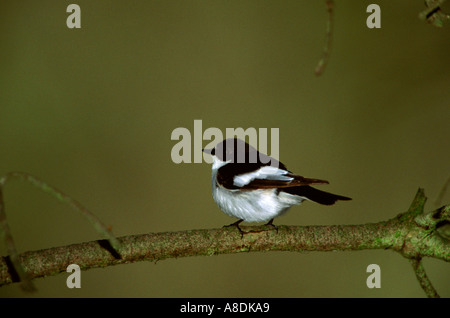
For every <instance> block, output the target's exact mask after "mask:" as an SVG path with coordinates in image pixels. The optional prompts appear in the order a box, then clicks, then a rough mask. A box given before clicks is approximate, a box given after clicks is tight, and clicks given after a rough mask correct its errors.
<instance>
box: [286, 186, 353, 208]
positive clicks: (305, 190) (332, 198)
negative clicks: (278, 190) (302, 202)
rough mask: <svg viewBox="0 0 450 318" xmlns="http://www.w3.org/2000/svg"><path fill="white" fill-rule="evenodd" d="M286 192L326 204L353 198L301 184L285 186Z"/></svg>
mask: <svg viewBox="0 0 450 318" xmlns="http://www.w3.org/2000/svg"><path fill="white" fill-rule="evenodd" d="M283 191H284V192H287V193H290V194H294V195H299V196H301V197H304V198H307V199H309V200H311V201H314V202H316V203H320V204H324V205H332V204H334V203H336V201H338V200H342V201H348V200H351V198H348V197H344V196H342V195H337V194H333V193H329V192H325V191H321V190H317V189H315V188H313V187H310V186H299V187H291V188H284V189H283Z"/></svg>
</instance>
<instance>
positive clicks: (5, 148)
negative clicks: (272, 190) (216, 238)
mask: <svg viewBox="0 0 450 318" xmlns="http://www.w3.org/2000/svg"><path fill="white" fill-rule="evenodd" d="M70 3H73V1H47V0H41V1H12V0H9V1H1V2H0V43H1V50H0V69H1V72H0V175H3V174H5V173H7V172H9V171H25V172H28V173H31V174H33V175H35V176H37V177H39V178H42V179H43V180H45V181H46V182H48V183H49V184H51V185H54V186H56V187H58V188H59V189H61V190H63V191H64V192H66V193H68V194H70V195H71V196H73V197H74V198H76V199H77V200H79V201H80V202H82V203H83V204H84V205H85V206H86V207H87V208H89V209H90V210H91V211H92V212H94V213H95V214H96V215H97V216H98V217H99V218H100V219H101V220H103V221H104V223H106V224H109V225H111V226H112V228H113V232H114V233H115V234H116V235H117V236H124V235H131V234H141V233H148V232H164V231H180V230H187V229H204V228H217V227H221V226H223V225H225V224H229V223H231V222H234V221H235V220H234V219H232V218H230V217H228V216H227V215H225V214H224V213H222V212H221V211H220V210H219V209H218V207H217V206H216V205H215V203H214V201H213V199H212V196H211V181H210V178H211V166H210V165H208V164H206V163H197V164H194V163H190V164H175V163H173V162H172V160H171V150H172V147H173V146H174V145H175V144H176V143H177V141H173V140H171V133H172V131H173V130H174V129H175V128H178V127H186V128H187V129H189V130H190V131H191V133H192V134H193V132H194V120H195V119H199V120H202V124H203V130H205V129H207V128H208V127H217V128H219V129H221V130H222V131H223V132H225V129H226V128H227V127H228V128H237V127H243V128H248V127H255V128H268V130H269V132H270V128H279V131H280V145H279V146H280V148H279V151H280V160H281V161H282V162H284V163H286V165H287V166H288V168H290V169H291V170H292V171H295V172H297V173H299V174H301V175H304V176H307V177H314V178H322V179H326V180H329V181H330V184H329V185H326V186H322V187H320V188H321V189H323V190H326V191H330V192H333V193H337V194H342V195H346V196H350V197H352V198H353V201H350V202H340V203H338V204H336V205H335V206H331V207H327V206H320V205H317V204H314V203H311V202H306V203H304V204H303V205H301V206H298V207H293V208H292V209H291V210H290V212H289V213H287V214H286V215H285V216H283V217H281V218H278V219H276V221H275V224H278V225H281V224H285V225H328V224H360V223H368V222H378V221H382V220H387V219H390V218H392V217H395V216H396V215H397V214H398V213H401V212H404V211H406V210H407V209H408V207H409V205H410V203H411V201H412V199H413V198H414V195H415V193H416V191H417V189H418V188H419V187H422V188H424V189H425V194H426V195H427V196H428V202H427V205H426V207H425V209H426V210H431V209H435V208H436V207H437V204H436V202H435V201H436V198H437V197H438V194H439V192H440V191H441V189H442V187H443V186H444V184H445V182H446V180H447V179H448V177H450V169H449V161H448V157H449V154H450V152H449V149H450V147H449V146H450V142H449V134H450V126H449V119H450V109H449V100H450V90H449V85H450V75H449V73H450V63H449V56H450V46H449V45H448V44H449V39H450V29H449V25H446V27H444V28H441V29H439V28H435V27H432V26H431V25H428V24H426V23H425V22H424V21H421V20H419V19H418V14H419V12H421V11H422V10H423V9H424V4H423V1H421V0H417V1H411V0H396V1H382V0H378V1H376V3H377V4H378V5H380V7H381V19H382V20H381V29H368V28H367V27H366V19H367V16H368V13H366V8H367V6H368V5H369V4H370V3H373V1H351V0H340V1H336V3H335V15H334V22H335V24H334V39H333V47H332V50H331V56H330V60H329V64H328V67H327V68H326V70H325V72H324V74H323V75H322V76H320V77H317V76H315V75H314V69H315V67H316V65H317V63H318V61H319V60H320V58H321V56H322V50H323V47H324V42H325V32H326V23H327V19H328V14H327V11H326V6H325V1H299V0H292V1H287V0H286V1H279V0H227V1H218V0H182V1H181V0H170V1H154V0H151V1H148V0H146V1H144V0H140V1H137V0H135V1H103V0H97V1H83V0H78V1H76V3H77V4H78V5H79V6H80V7H81V29H68V28H67V26H66V19H67V17H68V15H69V13H66V8H67V6H68V5H69V4H70ZM446 10H447V11H450V10H449V7H448V5H447V8H446ZM269 136H270V135H269ZM192 137H193V136H192ZM208 143H209V141H206V140H205V141H204V143H203V146H206V145H207V144H208ZM269 149H270V148H269ZM192 158H193V157H192ZM5 201H6V212H7V216H8V220H9V222H10V227H11V229H12V232H13V235H14V237H15V240H16V244H17V247H18V250H19V252H24V251H28V250H36V249H44V248H49V247H54V246H63V245H67V244H71V243H78V242H84V241H90V240H95V239H99V238H100V237H99V235H97V233H96V232H95V231H94V230H93V229H92V228H91V227H90V225H89V224H88V223H87V222H86V221H85V220H84V218H83V217H81V216H80V215H78V214H77V213H76V212H73V211H72V210H71V209H70V208H69V207H67V206H65V205H63V204H61V203H59V202H57V201H56V200H55V199H54V198H52V197H50V196H48V195H47V194H45V193H41V192H40V191H38V190H36V189H35V188H33V187H32V186H31V185H28V184H26V183H23V182H20V181H11V182H10V183H8V184H7V186H6V189H5ZM449 201H450V195H449V193H447V194H446V195H445V196H444V198H443V201H442V202H441V205H443V204H445V203H449ZM0 255H2V256H4V255H6V247H5V244H4V243H3V242H1V243H0ZM369 264H378V265H380V267H381V288H380V289H368V288H367V286H366V278H367V276H368V274H367V273H366V268H367V266H368V265H369ZM424 266H425V269H426V270H427V273H428V275H429V277H430V279H431V281H432V283H433V284H434V286H435V288H436V289H437V290H438V292H439V293H440V294H441V296H444V297H449V296H450V284H449V281H450V267H449V264H448V263H445V262H442V261H438V260H433V259H425V260H424ZM67 276H68V274H65V273H62V274H60V275H57V276H53V277H48V278H42V279H37V280H35V281H34V282H35V284H36V286H37V288H38V292H37V293H35V294H31V295H29V294H24V293H23V292H22V291H21V289H20V288H19V285H18V284H13V285H9V286H5V287H2V288H0V297H425V294H424V292H423V291H422V289H421V288H420V286H419V283H418V282H417V280H416V278H415V275H414V272H413V270H412V268H411V265H410V264H409V262H408V261H407V260H406V259H404V258H403V257H402V256H400V255H399V254H397V253H395V252H392V251H381V250H380V251H378V250H376V251H358V252H333V253H331V252H328V253H326V252H323V253H319V252H317V253H305V254H300V253H288V252H271V253H248V254H235V255H221V256H212V257H191V258H181V259H169V260H164V261H160V262H158V263H157V264H154V263H152V262H140V263H135V264H128V265H119V266H114V267H109V268H105V269H93V270H89V271H86V272H82V275H81V279H82V281H81V283H82V288H81V289H68V288H67V287H66V278H67Z"/></svg>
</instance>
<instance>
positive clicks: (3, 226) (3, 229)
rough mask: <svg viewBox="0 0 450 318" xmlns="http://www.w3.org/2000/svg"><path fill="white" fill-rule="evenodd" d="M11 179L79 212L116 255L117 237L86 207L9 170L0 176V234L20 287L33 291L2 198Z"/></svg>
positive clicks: (35, 180)
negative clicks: (38, 190) (30, 186)
mask: <svg viewBox="0 0 450 318" xmlns="http://www.w3.org/2000/svg"><path fill="white" fill-rule="evenodd" d="M11 179H19V180H24V181H27V182H29V183H30V184H32V185H34V186H35V187H36V188H38V189H40V190H42V191H43V192H46V193H48V194H50V195H51V196H53V197H55V198H57V199H58V200H59V201H61V202H63V203H66V204H68V205H69V206H71V207H72V208H73V209H74V210H76V211H78V212H80V213H81V215H83V216H84V217H86V218H87V219H88V221H89V222H90V223H91V224H92V225H93V226H94V228H95V230H96V231H97V232H99V233H100V234H101V235H102V236H103V237H105V238H106V239H107V240H108V241H109V243H110V244H111V246H112V247H113V249H114V250H115V253H116V255H118V254H117V251H118V250H119V248H120V243H119V241H118V240H117V238H116V237H115V236H114V235H113V234H112V232H111V231H110V230H109V229H108V227H107V226H106V225H104V224H103V223H102V222H101V221H100V219H98V218H97V217H96V216H95V215H94V214H93V213H91V212H90V211H89V210H88V209H86V208H85V207H84V206H83V205H82V204H81V203H79V202H78V201H76V200H74V199H73V198H71V197H70V196H68V195H67V194H65V193H64V192H62V191H60V190H58V189H56V188H55V187H52V186H50V185H48V184H47V183H45V182H44V181H42V180H40V179H39V178H37V177H34V176H32V175H30V174H29V173H25V172H10V173H8V174H6V175H4V176H2V177H1V178H0V234H2V236H3V238H4V240H5V243H6V247H7V251H8V254H9V260H10V261H11V263H12V265H13V268H11V269H10V270H11V271H12V272H14V273H16V274H17V275H18V276H19V279H20V281H21V282H22V288H23V289H24V290H25V291H35V287H34V286H33V284H32V282H31V279H30V275H29V274H28V273H27V271H25V270H24V268H23V266H22V265H21V262H19V260H18V253H17V249H16V247H15V243H14V239H13V236H12V234H11V229H10V228H9V225H8V222H7V219H6V212H5V204H4V200H3V191H2V190H3V188H4V186H5V184H6V183H7V182H8V181H9V180H11Z"/></svg>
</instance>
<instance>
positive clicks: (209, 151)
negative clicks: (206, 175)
mask: <svg viewBox="0 0 450 318" xmlns="http://www.w3.org/2000/svg"><path fill="white" fill-rule="evenodd" d="M202 151H203V152H204V153H207V154H208V155H210V154H211V152H212V149H206V148H204V149H202Z"/></svg>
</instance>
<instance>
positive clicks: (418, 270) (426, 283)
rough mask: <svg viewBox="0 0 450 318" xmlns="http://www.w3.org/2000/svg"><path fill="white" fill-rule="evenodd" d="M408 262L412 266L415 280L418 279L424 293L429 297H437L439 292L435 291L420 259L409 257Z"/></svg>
mask: <svg viewBox="0 0 450 318" xmlns="http://www.w3.org/2000/svg"><path fill="white" fill-rule="evenodd" d="M410 262H411V265H412V266H413V269H414V273H415V274H416V277H417V280H418V281H419V284H420V286H421V287H422V289H423V290H424V291H425V294H427V296H428V297H429V298H439V294H438V293H437V291H436V289H434V287H433V285H432V284H431V281H430V279H429V278H428V276H427V274H426V273H425V269H424V268H423V265H422V259H411V260H410Z"/></svg>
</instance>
